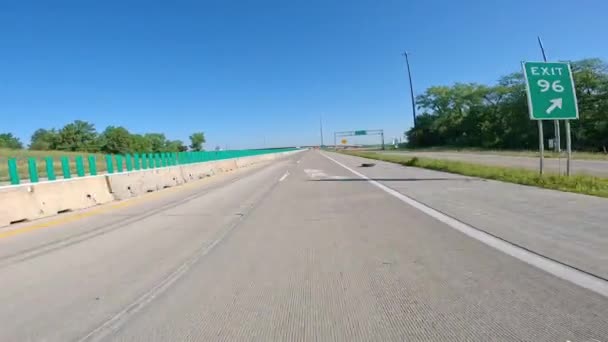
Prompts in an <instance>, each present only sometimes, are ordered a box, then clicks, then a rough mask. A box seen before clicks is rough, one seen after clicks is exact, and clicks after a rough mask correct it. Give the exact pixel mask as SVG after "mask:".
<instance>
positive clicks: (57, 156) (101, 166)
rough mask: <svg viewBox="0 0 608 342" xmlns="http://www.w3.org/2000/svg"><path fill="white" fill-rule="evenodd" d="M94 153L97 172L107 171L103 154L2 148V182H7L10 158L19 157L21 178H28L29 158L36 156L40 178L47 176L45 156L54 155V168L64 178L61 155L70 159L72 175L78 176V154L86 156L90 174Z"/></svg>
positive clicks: (59, 176)
mask: <svg viewBox="0 0 608 342" xmlns="http://www.w3.org/2000/svg"><path fill="white" fill-rule="evenodd" d="M89 155H94V156H95V157H96V165H97V172H98V173H103V172H106V161H105V159H104V155H103V154H95V153H85V152H64V151H30V150H13V149H6V148H0V182H7V181H8V180H9V176H8V159H10V158H15V159H17V170H18V172H19V178H21V180H22V181H23V180H26V179H28V178H29V171H28V159H29V158H34V159H35V160H36V169H37V170H38V176H39V177H40V178H46V177H47V173H46V164H45V161H44V160H45V158H46V157H52V158H53V160H54V163H53V169H54V170H55V175H56V176H57V178H62V172H61V157H63V156H66V157H68V158H69V161H70V171H71V173H72V177H76V161H75V158H76V156H82V157H83V158H84V165H85V171H86V173H87V174H89V163H88V160H87V158H88V156H89Z"/></svg>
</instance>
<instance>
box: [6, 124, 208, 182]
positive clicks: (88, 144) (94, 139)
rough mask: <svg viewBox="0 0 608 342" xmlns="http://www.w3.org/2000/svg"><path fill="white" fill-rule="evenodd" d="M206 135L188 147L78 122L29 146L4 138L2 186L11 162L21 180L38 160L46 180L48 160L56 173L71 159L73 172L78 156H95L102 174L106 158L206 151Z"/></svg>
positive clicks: (46, 132)
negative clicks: (12, 161)
mask: <svg viewBox="0 0 608 342" xmlns="http://www.w3.org/2000/svg"><path fill="white" fill-rule="evenodd" d="M204 143H205V134H204V133H203V132H195V133H192V135H191V136H190V144H189V146H186V145H185V144H184V142H183V141H181V140H170V139H167V137H166V136H165V134H163V133H145V134H134V133H131V132H129V130H128V129H126V128H125V127H117V126H108V127H106V129H104V130H103V131H102V132H101V133H99V132H97V130H96V129H95V126H94V125H93V124H91V123H89V122H86V121H82V120H76V121H74V122H72V123H69V124H67V125H65V126H63V127H61V128H59V129H56V128H50V129H46V128H40V129H37V130H36V131H35V132H34V133H33V134H32V136H31V139H30V144H29V146H27V148H26V146H24V144H23V143H22V142H21V140H20V139H19V138H18V137H16V136H14V135H13V134H12V133H1V134H0V182H4V181H7V180H8V178H9V176H8V160H9V159H16V161H17V169H18V173H19V176H20V177H21V178H27V177H28V171H27V170H28V167H27V165H28V159H30V158H33V159H35V160H36V163H37V165H36V169H37V170H38V173H39V175H40V176H41V177H45V176H46V169H45V163H44V162H43V160H44V158H46V157H52V158H53V159H54V161H55V162H54V164H53V165H54V169H55V172H56V173H59V171H60V170H61V163H60V161H59V160H60V158H61V157H68V158H69V161H70V168H71V169H72V170H73V169H74V168H75V163H76V162H75V160H74V158H75V157H76V156H83V157H85V163H88V160H86V157H87V156H90V155H94V156H95V157H96V161H97V162H96V165H97V170H98V172H105V171H106V163H105V161H104V159H103V156H104V155H105V154H132V153H160V152H184V151H202V150H203V145H204Z"/></svg>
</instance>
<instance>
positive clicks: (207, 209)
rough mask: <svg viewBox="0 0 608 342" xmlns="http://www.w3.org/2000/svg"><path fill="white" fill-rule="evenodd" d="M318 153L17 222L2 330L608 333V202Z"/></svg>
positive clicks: (298, 335) (415, 336) (222, 337)
mask: <svg viewBox="0 0 608 342" xmlns="http://www.w3.org/2000/svg"><path fill="white" fill-rule="evenodd" d="M362 161H363V159H361V158H357V157H352V156H346V155H338V154H335V153H326V152H319V151H307V152H303V153H299V154H295V155H292V156H290V157H289V158H285V159H283V160H278V161H275V162H274V163H272V164H264V165H259V166H256V167H252V168H247V169H241V170H238V171H235V172H231V173H227V174H222V175H219V176H216V177H211V178H207V179H204V180H201V181H199V182H194V183H189V184H187V185H185V186H182V187H176V188H170V189H167V190H164V191H160V192H156V193H152V194H149V195H146V196H143V197H140V198H136V199H132V200H128V201H123V202H117V203H112V204H109V205H104V206H99V207H96V208H94V209H91V210H86V211H82V212H75V213H67V214H64V215H61V216H58V217H54V218H50V219H45V220H40V221H36V222H29V223H23V224H19V225H14V226H11V227H10V228H3V229H0V279H1V285H0V286H1V289H2V291H0V303H2V305H1V306H0V322H1V324H0V341H99V340H103V341H241V340H248V341H250V340H251V341H313V340H315V341H317V340H318V341H372V340H373V341H535V342H537V341H551V342H553V341H563V342H566V341H571V342H587V341H602V342H604V341H608V281H606V279H607V278H608V251H607V248H606V246H608V229H606V224H605V223H606V222H608V213H607V210H606V208H608V201H607V200H605V199H600V198H594V197H589V196H582V195H576V194H567V193H561V192H556V191H550V190H542V189H536V188H530V187H523V186H518V185H513V184H505V183H499V182H493V181H483V180H479V179H473V178H467V177H462V176H457V175H451V174H445V173H440V172H435V171H429V170H420V169H415V168H406V167H402V166H399V165H394V164H389V163H383V162H378V163H377V165H376V166H374V167H370V168H363V167H360V164H361V162H362Z"/></svg>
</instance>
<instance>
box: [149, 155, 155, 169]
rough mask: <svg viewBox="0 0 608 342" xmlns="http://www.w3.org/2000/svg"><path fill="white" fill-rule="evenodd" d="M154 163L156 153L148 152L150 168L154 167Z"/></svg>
mask: <svg viewBox="0 0 608 342" xmlns="http://www.w3.org/2000/svg"><path fill="white" fill-rule="evenodd" d="M154 165H155V163H154V155H153V154H152V153H148V168H149V169H153V168H154Z"/></svg>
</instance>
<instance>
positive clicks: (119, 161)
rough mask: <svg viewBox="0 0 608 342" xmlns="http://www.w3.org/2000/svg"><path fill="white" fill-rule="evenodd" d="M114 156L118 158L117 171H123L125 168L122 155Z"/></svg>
mask: <svg viewBox="0 0 608 342" xmlns="http://www.w3.org/2000/svg"><path fill="white" fill-rule="evenodd" d="M114 158H116V172H123V171H124V169H123V168H122V156H121V155H120V154H117V155H115V156H114Z"/></svg>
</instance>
